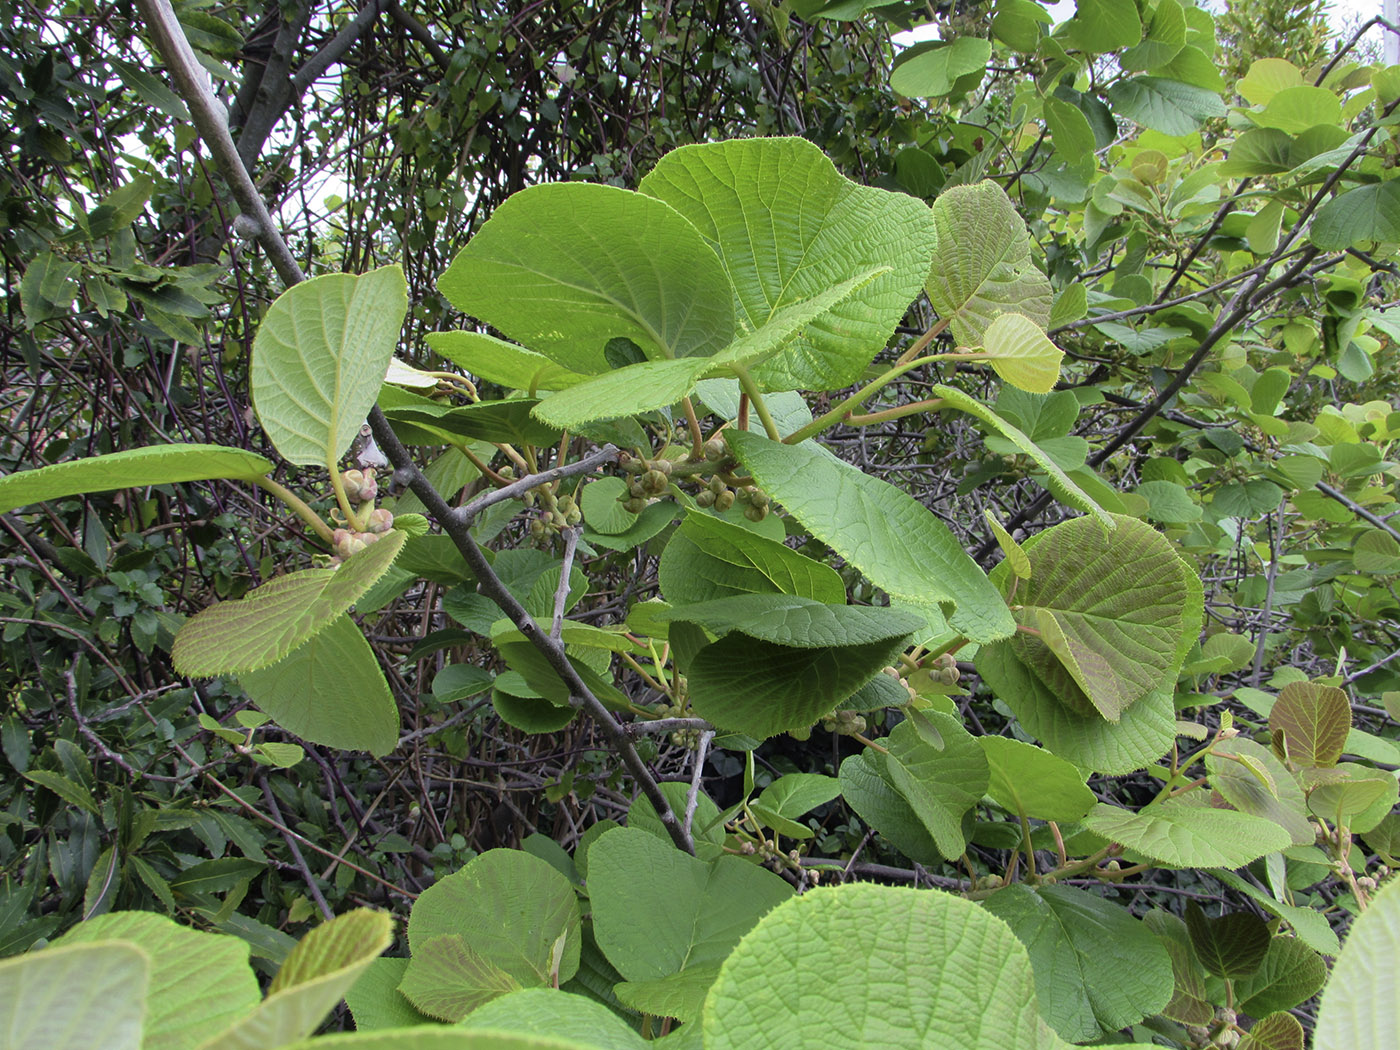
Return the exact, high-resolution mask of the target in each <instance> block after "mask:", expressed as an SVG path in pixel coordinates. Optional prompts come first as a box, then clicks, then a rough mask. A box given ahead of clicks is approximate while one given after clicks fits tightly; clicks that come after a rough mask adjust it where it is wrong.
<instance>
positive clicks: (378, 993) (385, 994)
mask: <svg viewBox="0 0 1400 1050" xmlns="http://www.w3.org/2000/svg"><path fill="white" fill-rule="evenodd" d="M407 966H408V960H407V959H391V958H389V957H387V956H380V957H379V958H378V959H375V960H374V962H372V963H370V964H369V966H368V967H367V968H366V969H365V972H364V973H362V974H360V978H359V980H357V981H356V982H355V984H354V986H353V987H351V988H350V989H349V990H348V991H347V992H346V993H345V1005H346V1006H348V1007H350V1014H351V1016H352V1017H354V1019H355V1030H356V1031H359V1032H368V1031H371V1030H373V1029H376V1028H407V1027H408V1026H409V1025H417V1024H428V1023H429V1022H430V1021H431V1020H432V1018H430V1017H428V1016H427V1015H426V1014H424V1013H422V1012H420V1011H419V1010H417V1009H416V1008H415V1007H414V1005H413V1004H412V1003H411V1002H409V1001H408V999H407V998H406V997H405V996H404V994H403V993H402V992H400V991H399V982H400V981H402V980H403V972H404V969H405V968H406V967H407Z"/></svg>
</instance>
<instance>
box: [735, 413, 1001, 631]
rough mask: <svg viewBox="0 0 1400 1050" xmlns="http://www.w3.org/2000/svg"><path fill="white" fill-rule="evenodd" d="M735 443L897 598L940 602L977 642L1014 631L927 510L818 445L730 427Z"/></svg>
mask: <svg viewBox="0 0 1400 1050" xmlns="http://www.w3.org/2000/svg"><path fill="white" fill-rule="evenodd" d="M726 438H727V440H728V442H729V447H730V448H731V449H733V450H734V451H735V452H736V454H737V455H738V456H739V458H740V460H741V461H742V462H743V464H744V466H745V467H747V468H748V469H749V471H750V472H751V473H752V474H753V475H754V477H755V478H756V479H757V480H758V482H759V484H761V485H762V486H763V488H764V490H765V491H767V492H768V493H769V494H770V495H772V497H773V498H774V499H776V500H777V501H778V502H780V503H781V504H782V505H783V507H784V508H785V509H786V510H787V511H788V513H789V514H791V515H792V516H793V517H794V518H796V519H797V520H798V521H799V522H800V523H801V524H802V525H803V526H804V527H805V528H806V529H807V530H808V531H809V532H811V533H812V535H813V536H815V537H817V539H819V540H821V541H822V542H823V543H825V544H826V545H827V546H829V547H830V548H831V549H832V550H834V551H835V552H836V553H837V554H839V555H840V556H841V557H843V558H845V559H846V561H848V562H849V563H850V564H851V565H853V566H855V567H856V568H857V569H859V570H860V571H861V572H863V573H864V574H865V575H866V576H867V577H868V578H869V579H870V581H871V582H872V583H874V584H875V585H876V586H877V587H880V588H882V589H883V590H885V591H886V592H887V593H889V595H890V596H891V597H892V598H898V599H901V600H902V601H904V602H906V603H908V604H912V605H915V606H918V605H924V606H929V605H938V606H939V607H940V608H941V610H942V612H943V613H945V614H946V615H948V618H949V622H950V623H951V624H952V625H953V627H954V628H956V629H957V630H959V631H961V632H962V633H963V634H964V635H966V636H967V637H968V638H970V639H971V640H973V641H977V642H990V641H995V640H996V639H998V638H1005V637H1007V636H1008V635H1010V634H1011V633H1012V632H1013V631H1014V630H1015V621H1014V620H1013V619H1012V617H1011V613H1010V611H1009V610H1008V609H1007V608H1006V602H1005V601H1004V600H1003V599H1002V598H1001V596H1000V595H999V594H998V593H997V590H996V588H995V587H993V586H992V584H991V582H990V581H989V580H988V579H987V577H986V574H985V573H983V572H982V570H981V569H980V568H978V567H977V563H976V562H974V561H973V560H972V559H971V558H970V557H969V556H968V554H967V552H966V551H965V550H963V548H962V545H961V544H960V543H958V541H957V539H956V538H955V537H954V536H953V534H952V532H950V531H949V530H948V527H947V526H946V525H944V524H943V523H942V522H941V521H939V520H938V518H936V517H935V516H934V515H933V514H932V513H930V512H929V510H928V508H926V507H924V506H922V505H921V504H919V503H918V502H917V501H915V500H914V499H913V498H912V497H910V496H908V495H906V494H905V493H904V492H902V491H900V490H899V489H897V488H895V487H894V486H893V485H890V484H888V483H887V482H884V481H881V480H880V479H879V478H875V477H871V476H870V475H868V474H865V473H863V472H862V471H861V470H860V469H859V468H857V467H853V466H851V465H850V464H848V463H843V462H842V461H841V460H839V459H837V458H836V457H835V456H833V455H832V454H831V453H830V452H828V451H827V450H826V449H824V448H822V447H821V446H820V445H817V444H816V443H815V442H811V441H805V442H803V443H802V444H800V445H785V444H781V443H778V442H773V441H768V440H767V439H765V438H762V437H760V436H758V435H757V434H749V433H743V432H734V431H727V432H726Z"/></svg>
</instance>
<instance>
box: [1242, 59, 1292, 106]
mask: <svg viewBox="0 0 1400 1050" xmlns="http://www.w3.org/2000/svg"><path fill="white" fill-rule="evenodd" d="M1302 82H1303V74H1302V73H1301V72H1300V71H1299V69H1298V67H1297V66H1295V65H1294V64H1293V63H1292V62H1289V61H1287V60H1286V59H1282V58H1260V59H1256V60H1255V61H1254V62H1251V63H1250V66H1249V72H1248V73H1246V74H1245V75H1244V76H1242V77H1241V78H1240V79H1239V82H1238V83H1237V84H1236V85H1235V90H1236V91H1238V92H1239V93H1240V95H1241V97H1243V98H1244V99H1245V100H1246V101H1247V102H1249V103H1250V105H1254V106H1266V105H1268V103H1269V100H1270V99H1272V98H1273V97H1274V96H1275V95H1277V94H1278V93H1279V92H1280V91H1283V90H1284V89H1285V88H1291V87H1297V86H1298V85H1300V84H1302Z"/></svg>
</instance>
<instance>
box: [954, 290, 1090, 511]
mask: <svg viewBox="0 0 1400 1050" xmlns="http://www.w3.org/2000/svg"><path fill="white" fill-rule="evenodd" d="M1003 317H1005V318H1008V319H1009V320H1012V321H1018V322H1020V323H1021V324H1029V323H1030V322H1029V321H1026V319H1025V318H1023V317H1021V316H1020V315H1019V314H1001V315H999V316H998V317H997V320H995V321H993V322H992V324H993V325H994V326H995V325H999V324H1001V323H1002V318H1003ZM930 392H931V393H932V394H933V395H934V396H935V397H938V398H941V399H942V400H943V401H944V402H946V403H947V404H948V405H949V406H951V407H952V408H956V409H958V411H960V412H966V413H967V414H968V415H971V416H976V417H977V418H978V419H980V420H982V422H984V423H986V424H987V425H988V426H990V427H991V428H992V429H993V430H995V431H996V432H997V433H998V434H1000V435H1001V436H1002V437H1004V438H1006V439H1007V440H1008V441H1010V442H1011V443H1012V444H1013V445H1015V446H1016V448H1018V449H1020V450H1021V451H1022V452H1024V453H1025V454H1026V455H1027V456H1029V457H1030V458H1031V460H1032V461H1033V462H1034V463H1035V465H1036V466H1038V467H1039V468H1040V469H1041V470H1043V471H1045V475H1046V477H1045V486H1046V487H1047V488H1048V489H1049V490H1050V491H1051V492H1052V493H1053V494H1054V495H1055V497H1056V498H1057V499H1058V500H1059V501H1060V502H1061V503H1064V504H1065V505H1067V506H1070V507H1074V508H1076V509H1078V510H1082V511H1085V512H1086V513H1089V514H1092V515H1094V516H1095V517H1096V518H1098V520H1099V521H1101V522H1103V523H1104V524H1105V525H1106V526H1107V527H1109V528H1112V527H1113V525H1114V520H1113V516H1112V515H1111V514H1109V513H1108V512H1107V511H1106V510H1104V509H1103V507H1101V506H1100V505H1099V503H1098V501H1097V500H1095V499H1094V498H1093V497H1092V496H1090V495H1089V494H1088V493H1087V492H1085V491H1084V490H1083V489H1082V488H1080V487H1079V485H1078V484H1077V483H1076V482H1075V480H1074V479H1073V478H1071V477H1070V476H1069V475H1068V474H1066V473H1065V471H1064V469H1063V468H1062V467H1061V466H1060V465H1059V464H1058V463H1056V462H1055V460H1054V458H1053V457H1052V456H1050V455H1049V454H1048V453H1047V452H1046V451H1045V450H1044V449H1042V448H1041V447H1040V446H1039V445H1037V444H1036V443H1035V442H1034V441H1032V440H1031V439H1030V438H1029V437H1027V436H1026V434H1025V433H1024V432H1022V431H1021V430H1020V429H1018V428H1017V427H1016V426H1015V425H1013V424H1012V423H1010V422H1009V421H1008V420H1006V419H1004V418H1003V417H1002V416H1000V415H998V414H997V413H996V412H994V411H992V409H990V408H988V407H987V406H986V405H984V404H982V402H980V401H978V400H977V399H976V398H974V397H970V396H969V395H967V394H965V393H963V392H962V391H961V390H959V389H957V387H951V386H943V385H942V384H935V385H934V387H933V388H932V390H931V391H930Z"/></svg>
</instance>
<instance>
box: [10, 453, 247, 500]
mask: <svg viewBox="0 0 1400 1050" xmlns="http://www.w3.org/2000/svg"><path fill="white" fill-rule="evenodd" d="M271 470H272V463H271V462H269V461H268V460H266V459H264V458H263V457H262V456H259V455H255V454H254V453H252V452H244V451H243V450H241V449H236V448H225V447H224V446H222V445H153V446H151V447H149V448H129V449H125V450H123V451H121V452H113V453H111V454H110V455H106V456H91V457H89V458H87V459H74V460H69V461H68V462H65V463H55V464H53V465H52V466H47V467H40V468H38V469H37V470H22V471H19V472H18V473H16V474H7V475H6V476H5V477H3V478H0V513H3V512H5V511H11V510H14V509H15V508H16V507H27V506H28V505H29V504H31V503H43V502H44V501H45V500H51V499H61V498H62V497H64V496H76V495H80V494H82V493H85V492H109V491H111V490H112V489H127V488H145V487H146V486H148V485H172V484H174V483H175V482H178V481H211V480H213V479H215V478H228V479H230V480H233V481H253V480H255V479H257V478H260V477H262V476H263V475H264V474H267V473H268V472H269V471H271Z"/></svg>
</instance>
